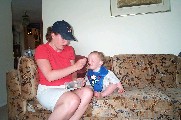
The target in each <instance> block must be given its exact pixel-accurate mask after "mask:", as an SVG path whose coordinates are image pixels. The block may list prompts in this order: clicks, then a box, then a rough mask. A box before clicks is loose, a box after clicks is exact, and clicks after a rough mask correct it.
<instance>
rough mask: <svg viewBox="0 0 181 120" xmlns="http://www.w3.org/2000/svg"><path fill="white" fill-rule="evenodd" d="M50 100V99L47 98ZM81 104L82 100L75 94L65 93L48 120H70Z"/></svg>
mask: <svg viewBox="0 0 181 120" xmlns="http://www.w3.org/2000/svg"><path fill="white" fill-rule="evenodd" d="M47 99H48V98H47ZM79 104H80V98H79V96H78V95H77V94H75V93H73V92H66V93H64V94H63V95H62V96H61V97H60V98H59V99H58V101H57V103H56V105H55V108H54V111H53V112H52V114H51V115H50V117H49V119H48V120H69V119H70V117H71V116H72V115H73V114H74V113H75V111H76V110H77V108H78V107H79Z"/></svg>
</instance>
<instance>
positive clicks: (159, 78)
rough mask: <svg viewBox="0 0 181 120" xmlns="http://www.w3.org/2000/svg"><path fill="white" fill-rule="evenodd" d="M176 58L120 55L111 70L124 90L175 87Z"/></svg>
mask: <svg viewBox="0 0 181 120" xmlns="http://www.w3.org/2000/svg"><path fill="white" fill-rule="evenodd" d="M176 61H177V56H175V55H172V54H120V55H115V56H113V66H112V70H113V72H114V73H115V74H116V76H117V77H118V78H119V79H120V80H121V82H122V84H123V86H124V87H125V88H132V87H136V88H144V87H146V86H155V87H156V88H159V89H166V88H172V87H176V70H177V63H176Z"/></svg>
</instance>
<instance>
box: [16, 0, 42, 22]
mask: <svg viewBox="0 0 181 120" xmlns="http://www.w3.org/2000/svg"><path fill="white" fill-rule="evenodd" d="M25 11H27V15H28V16H29V18H30V23H41V22H42V0H12V22H13V24H16V23H21V22H22V16H23V15H25Z"/></svg>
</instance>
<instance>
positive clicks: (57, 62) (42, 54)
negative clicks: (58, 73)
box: [35, 42, 75, 86]
mask: <svg viewBox="0 0 181 120" xmlns="http://www.w3.org/2000/svg"><path fill="white" fill-rule="evenodd" d="M37 59H47V60H48V61H49V62H50V65H51V67H52V69H53V70H57V69H63V68H66V67H69V66H71V63H70V60H75V52H74V49H73V47H71V46H65V47H64V49H63V50H62V51H61V52H57V51H55V50H54V49H53V48H52V47H51V46H50V45H49V42H48V43H46V44H42V45H39V46H38V47H37V48H36V50H35V60H37ZM38 73H39V83H40V84H41V85H46V86H59V85H63V84H64V83H65V82H70V81H72V74H70V75H68V76H66V77H63V78H61V79H58V80H54V81H52V82H49V81H48V80H47V79H46V78H45V76H44V75H43V73H42V72H41V70H40V69H39V68H38Z"/></svg>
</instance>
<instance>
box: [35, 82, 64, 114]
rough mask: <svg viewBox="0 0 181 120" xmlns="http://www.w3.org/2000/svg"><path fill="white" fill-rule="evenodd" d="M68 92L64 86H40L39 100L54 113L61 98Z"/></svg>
mask: <svg viewBox="0 0 181 120" xmlns="http://www.w3.org/2000/svg"><path fill="white" fill-rule="evenodd" d="M65 92H67V91H66V89H65V86H64V85H61V86H46V85H41V84H39V85H38V91H37V99H38V101H39V102H40V104H41V105H42V106H43V107H45V108H46V109H48V110H51V111H53V110H54V107H55V104H56V102H57V100H58V99H59V97H60V96H61V95H62V94H63V93H65Z"/></svg>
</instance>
